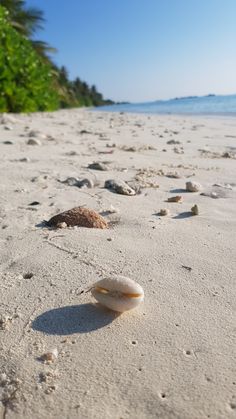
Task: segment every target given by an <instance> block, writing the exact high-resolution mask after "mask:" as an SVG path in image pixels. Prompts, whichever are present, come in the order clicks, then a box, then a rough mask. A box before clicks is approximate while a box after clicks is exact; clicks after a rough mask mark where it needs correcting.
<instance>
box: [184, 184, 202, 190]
mask: <svg viewBox="0 0 236 419" xmlns="http://www.w3.org/2000/svg"><path fill="white" fill-rule="evenodd" d="M201 189H202V186H201V185H200V183H197V182H186V191H188V192H199V191H200V190H201Z"/></svg>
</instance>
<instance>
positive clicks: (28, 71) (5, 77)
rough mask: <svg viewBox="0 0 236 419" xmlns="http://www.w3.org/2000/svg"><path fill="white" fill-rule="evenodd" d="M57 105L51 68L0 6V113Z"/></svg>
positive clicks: (43, 109) (40, 109)
mask: <svg viewBox="0 0 236 419" xmlns="http://www.w3.org/2000/svg"><path fill="white" fill-rule="evenodd" d="M58 106H59V99H58V94H57V92H56V89H55V86H54V81H53V75H52V69H51V67H50V65H48V64H45V63H44V62H43V60H42V58H41V57H40V56H39V55H38V54H37V53H36V52H35V50H34V49H33V48H32V45H31V43H30V41H29V40H28V39H26V38H25V37H24V36H23V35H20V34H19V33H18V32H17V31H16V30H15V29H14V28H13V27H12V26H11V24H10V22H9V21H8V12H7V10H6V9H5V8H3V7H2V6H0V112H34V111H52V110H55V109H57V108H58Z"/></svg>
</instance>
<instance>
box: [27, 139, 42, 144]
mask: <svg viewBox="0 0 236 419" xmlns="http://www.w3.org/2000/svg"><path fill="white" fill-rule="evenodd" d="M27 144H28V145H41V141H39V140H37V139H35V138H30V139H29V140H28V141H27Z"/></svg>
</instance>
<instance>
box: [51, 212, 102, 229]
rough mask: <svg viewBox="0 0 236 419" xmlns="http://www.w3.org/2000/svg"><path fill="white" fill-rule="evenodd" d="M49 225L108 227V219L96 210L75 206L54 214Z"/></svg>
mask: <svg viewBox="0 0 236 419" xmlns="http://www.w3.org/2000/svg"><path fill="white" fill-rule="evenodd" d="M47 225H48V226H49V227H56V228H63V227H68V226H70V227H73V226H79V227H88V228H103V229H104V228H108V223H107V221H106V220H105V219H104V218H103V217H102V216H101V215H99V214H98V213H97V212H96V211H94V210H91V209H89V208H84V207H75V208H72V209H70V210H68V211H64V212H61V213H60V214H57V215H54V217H52V218H50V220H49V221H48V222H47Z"/></svg>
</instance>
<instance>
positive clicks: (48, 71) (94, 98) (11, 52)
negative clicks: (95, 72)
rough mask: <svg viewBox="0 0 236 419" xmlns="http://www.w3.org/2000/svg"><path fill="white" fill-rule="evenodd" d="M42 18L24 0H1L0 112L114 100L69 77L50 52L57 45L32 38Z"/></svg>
mask: <svg viewBox="0 0 236 419" xmlns="http://www.w3.org/2000/svg"><path fill="white" fill-rule="evenodd" d="M43 22H44V17H43V13H42V11H41V10H39V9H36V8H27V7H26V5H25V0H0V112H34V111H52V110H56V109H60V108H70V107H79V106H99V105H106V104H112V103H113V102H112V101H111V100H105V99H104V98H103V95H102V94H101V93H99V92H98V91H97V89H96V86H94V85H93V86H89V85H88V84H87V83H86V82H85V81H82V80H81V79H80V78H79V77H77V78H76V79H75V80H72V81H71V80H69V77H68V72H67V70H66V68H65V67H64V66H62V67H61V68H59V67H58V66H57V65H55V63H54V62H53V61H52V59H51V58H50V56H49V55H48V54H49V53H52V52H55V49H54V48H52V47H50V46H49V45H48V44H47V43H46V42H43V41H36V40H35V39H33V35H34V33H35V32H36V30H37V29H41V28H42V25H43Z"/></svg>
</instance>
